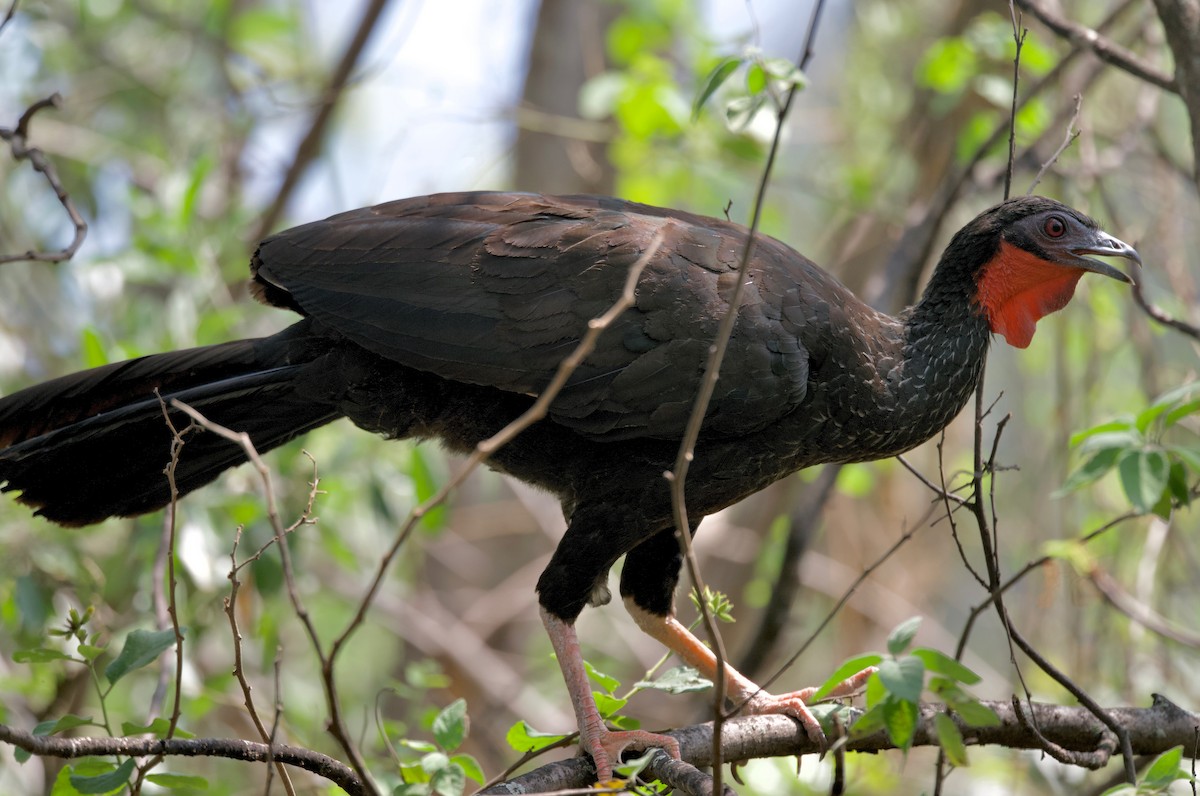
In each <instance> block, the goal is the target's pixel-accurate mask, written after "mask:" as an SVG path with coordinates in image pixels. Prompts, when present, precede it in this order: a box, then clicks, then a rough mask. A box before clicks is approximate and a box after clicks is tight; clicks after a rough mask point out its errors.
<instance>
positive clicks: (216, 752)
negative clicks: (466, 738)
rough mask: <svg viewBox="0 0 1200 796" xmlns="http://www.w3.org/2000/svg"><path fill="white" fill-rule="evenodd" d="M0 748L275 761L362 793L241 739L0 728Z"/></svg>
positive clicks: (305, 754) (330, 766) (303, 757)
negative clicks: (109, 735) (43, 732)
mask: <svg viewBox="0 0 1200 796" xmlns="http://www.w3.org/2000/svg"><path fill="white" fill-rule="evenodd" d="M0 742H3V743H7V744H12V745H13V746H16V747H18V748H20V749H24V750H25V751H27V752H29V753H31V754H35V755H39V756H41V757H61V758H66V759H74V758H79V757H92V756H108V755H126V756H129V757H148V756H151V755H160V756H164V757H224V758H228V759H230V760H242V761H244V762H248V763H263V762H266V761H267V760H269V759H274V760H277V761H280V762H283V763H287V764H288V765H290V766H296V767H297V768H303V769H304V770H306V771H311V772H312V773H313V774H316V775H317V776H319V777H324V778H325V779H327V780H329V781H330V782H332V783H333V784H335V785H337V786H338V787H339V788H341V789H342V790H344V791H346V793H348V794H350V796H363V795H364V794H366V793H367V791H366V789H365V788H364V787H363V785H362V783H361V782H360V781H359V780H358V778H357V777H356V776H355V774H354V772H353V771H351V770H350V768H349V767H348V766H347V765H346V764H345V763H342V762H341V761H340V760H336V759H334V758H332V757H330V756H328V755H324V754H321V753H320V752H314V751H313V750H311V749H303V748H300V747H296V746H289V745H287V744H278V745H276V746H274V747H268V746H267V744H262V743H255V742H254V741H245V740H242V739H241V738H170V739H166V738H145V737H142V738H104V737H99V738H65V737H62V736H57V735H34V734H33V733H32V732H28V731H26V730H18V729H16V728H14V727H9V726H7V725H5V724H0Z"/></svg>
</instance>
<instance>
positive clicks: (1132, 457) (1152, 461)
mask: <svg viewBox="0 0 1200 796" xmlns="http://www.w3.org/2000/svg"><path fill="white" fill-rule="evenodd" d="M1169 471H1170V466H1169V462H1168V460H1167V455H1166V454H1165V453H1163V452H1162V451H1129V452H1127V453H1126V454H1125V455H1124V456H1123V457H1122V458H1121V460H1120V462H1119V463H1118V464H1117V472H1118V473H1119V474H1120V476H1121V487H1122V488H1123V489H1124V490H1125V496H1126V497H1127V498H1129V502H1130V503H1132V504H1133V507H1134V508H1135V509H1137V510H1138V511H1139V512H1141V513H1143V514H1144V513H1146V512H1148V511H1150V510H1151V509H1152V508H1154V504H1155V503H1157V502H1158V500H1159V498H1161V497H1162V493H1163V492H1164V491H1165V490H1166V488H1167V478H1168V476H1169Z"/></svg>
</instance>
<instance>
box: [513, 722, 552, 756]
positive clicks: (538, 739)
mask: <svg viewBox="0 0 1200 796" xmlns="http://www.w3.org/2000/svg"><path fill="white" fill-rule="evenodd" d="M566 737H567V736H565V735H559V734H557V733H552V732H541V731H540V730H535V729H534V728H533V727H530V726H529V724H527V723H526V722H524V721H518V722H517V723H516V724H514V725H513V726H511V727H509V728H508V732H507V733H505V735H504V740H506V741H508V745H509V746H511V747H512V748H513V749H515V750H516V751H518V752H522V753H524V752H537V751H539V750H542V749H545V748H546V747H547V746H553V745H554V744H556V743H558V742H559V741H561V740H563V739H564V738H566Z"/></svg>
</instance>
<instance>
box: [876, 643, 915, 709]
mask: <svg viewBox="0 0 1200 796" xmlns="http://www.w3.org/2000/svg"><path fill="white" fill-rule="evenodd" d="M879 681H880V682H881V683H883V684H884V686H885V687H886V688H887V690H888V693H889V694H891V695H892V696H894V697H896V698H897V699H902V700H904V701H905V702H911V703H913V704H914V705H915V704H917V703H918V702H919V701H920V700H921V691H922V689H923V688H924V686H925V663H924V661H922V660H921V659H920V658H915V657H913V656H911V655H910V656H906V657H904V658H901V659H900V660H897V661H883V662H882V663H880V664H879Z"/></svg>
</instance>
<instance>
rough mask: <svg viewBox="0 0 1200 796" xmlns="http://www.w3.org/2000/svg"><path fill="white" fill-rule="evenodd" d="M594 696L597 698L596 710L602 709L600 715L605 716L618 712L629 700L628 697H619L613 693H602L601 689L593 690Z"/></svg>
mask: <svg viewBox="0 0 1200 796" xmlns="http://www.w3.org/2000/svg"><path fill="white" fill-rule="evenodd" d="M592 696H593V697H595V699H596V710H598V711H600V715H601V716H603V717H604V718H608V717H609V716H611V715H613V714H614V713H617V712H619V711H620V710H621V708H623V707H625V704H626V703H627V702H628V701H629V700H627V699H618V698H617V697H615V696H612V695H611V694H602V693H600V692H599V691H593V692H592Z"/></svg>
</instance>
